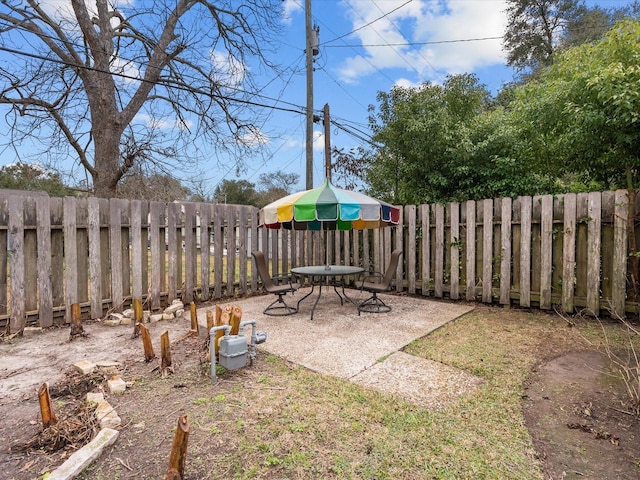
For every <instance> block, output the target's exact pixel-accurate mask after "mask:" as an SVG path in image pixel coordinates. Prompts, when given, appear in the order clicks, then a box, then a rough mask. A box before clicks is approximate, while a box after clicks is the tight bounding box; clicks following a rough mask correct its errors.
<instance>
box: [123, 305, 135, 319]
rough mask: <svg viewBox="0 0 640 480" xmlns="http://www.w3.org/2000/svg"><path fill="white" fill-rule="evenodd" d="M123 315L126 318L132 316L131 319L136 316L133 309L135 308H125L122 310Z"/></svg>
mask: <svg viewBox="0 0 640 480" xmlns="http://www.w3.org/2000/svg"><path fill="white" fill-rule="evenodd" d="M122 315H123V316H124V317H125V318H131V319H133V318H135V312H134V311H133V308H127V309H125V310H124V311H123V312H122Z"/></svg>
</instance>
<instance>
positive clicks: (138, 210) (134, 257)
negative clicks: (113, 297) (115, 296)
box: [130, 200, 159, 300]
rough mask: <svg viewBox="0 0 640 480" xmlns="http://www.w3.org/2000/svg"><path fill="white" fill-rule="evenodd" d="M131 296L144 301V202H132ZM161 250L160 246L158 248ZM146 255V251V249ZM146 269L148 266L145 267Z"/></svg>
mask: <svg viewBox="0 0 640 480" xmlns="http://www.w3.org/2000/svg"><path fill="white" fill-rule="evenodd" d="M130 232H131V295H132V297H133V298H134V299H135V298H137V299H139V300H142V246H143V244H142V202H141V201H140V200H132V201H131V227H130ZM156 248H159V246H156ZM145 253H146V249H145ZM145 268H146V266H145Z"/></svg>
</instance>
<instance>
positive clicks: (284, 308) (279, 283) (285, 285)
mask: <svg viewBox="0 0 640 480" xmlns="http://www.w3.org/2000/svg"><path fill="white" fill-rule="evenodd" d="M251 255H252V256H253V259H254V260H255V263H256V267H257V269H258V275H260V279H261V280H262V289H263V290H264V291H265V292H267V293H272V294H274V295H277V296H278V298H276V299H275V300H274V301H273V302H272V303H270V304H269V305H268V306H267V308H265V309H264V311H263V312H262V313H264V314H265V315H274V316H284V315H293V314H294V313H298V308H297V307H292V306H291V305H287V303H286V302H285V301H284V296H285V295H286V294H287V293H294V292H295V291H296V290H298V288H300V284H298V283H294V282H292V281H291V279H290V278H289V277H285V276H282V277H272V276H271V275H270V274H269V267H268V266H267V260H266V259H265V256H264V253H263V252H261V251H259V250H256V251H254V252H251Z"/></svg>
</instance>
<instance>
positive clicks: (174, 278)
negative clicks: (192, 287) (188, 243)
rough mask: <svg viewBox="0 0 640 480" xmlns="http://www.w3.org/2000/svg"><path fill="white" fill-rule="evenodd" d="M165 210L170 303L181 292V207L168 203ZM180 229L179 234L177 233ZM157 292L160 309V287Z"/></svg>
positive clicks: (168, 298)
mask: <svg viewBox="0 0 640 480" xmlns="http://www.w3.org/2000/svg"><path fill="white" fill-rule="evenodd" d="M166 209H167V239H168V240H167V258H168V261H167V270H168V272H169V280H168V284H167V300H168V301H169V302H172V301H173V300H175V299H177V298H178V291H179V290H182V262H181V261H180V259H181V257H182V228H181V227H180V213H181V205H179V204H177V203H169V204H167V205H166ZM178 229H180V232H179V231H178ZM155 289H157V291H158V302H157V307H155V308H160V286H159V285H158V286H157V287H156V288H155ZM155 308H154V309H155Z"/></svg>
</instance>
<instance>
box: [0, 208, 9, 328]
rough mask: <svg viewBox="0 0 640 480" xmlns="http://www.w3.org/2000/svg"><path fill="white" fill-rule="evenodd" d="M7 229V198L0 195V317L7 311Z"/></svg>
mask: <svg viewBox="0 0 640 480" xmlns="http://www.w3.org/2000/svg"><path fill="white" fill-rule="evenodd" d="M8 229H9V197H8V196H7V195H0V315H5V314H6V313H7V312H8V311H9V305H8V303H9V298H11V296H10V295H9V289H10V288H11V286H10V285H9V272H8V267H9V255H7V254H5V253H4V252H8V249H9V242H8V237H9V235H8Z"/></svg>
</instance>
